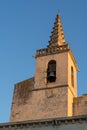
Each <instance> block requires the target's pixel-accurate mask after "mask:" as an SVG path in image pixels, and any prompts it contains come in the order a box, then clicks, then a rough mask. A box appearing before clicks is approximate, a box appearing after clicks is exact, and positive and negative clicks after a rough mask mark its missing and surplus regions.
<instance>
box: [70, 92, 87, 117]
mask: <svg viewBox="0 0 87 130" xmlns="http://www.w3.org/2000/svg"><path fill="white" fill-rule="evenodd" d="M73 107H74V115H86V114H87V94H84V95H83V96H81V97H77V98H74V104H73Z"/></svg>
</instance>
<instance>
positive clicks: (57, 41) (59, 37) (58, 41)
mask: <svg viewBox="0 0 87 130" xmlns="http://www.w3.org/2000/svg"><path fill="white" fill-rule="evenodd" d="M65 44H66V41H65V36H64V32H63V27H62V23H61V17H60V14H59V13H58V14H57V16H56V19H55V23H54V27H53V31H52V35H51V37H50V41H49V46H61V45H65Z"/></svg>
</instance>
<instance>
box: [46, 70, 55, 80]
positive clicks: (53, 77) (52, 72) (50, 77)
mask: <svg viewBox="0 0 87 130" xmlns="http://www.w3.org/2000/svg"><path fill="white" fill-rule="evenodd" d="M47 79H48V81H49V82H54V81H55V80H56V75H55V72H54V71H51V72H49V75H48V78H47Z"/></svg>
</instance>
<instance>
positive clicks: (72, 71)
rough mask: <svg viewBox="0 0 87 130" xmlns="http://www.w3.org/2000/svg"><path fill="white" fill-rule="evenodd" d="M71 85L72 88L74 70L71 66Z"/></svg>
mask: <svg viewBox="0 0 87 130" xmlns="http://www.w3.org/2000/svg"><path fill="white" fill-rule="evenodd" d="M71 84H72V86H73V87H74V70H73V67H72V66H71Z"/></svg>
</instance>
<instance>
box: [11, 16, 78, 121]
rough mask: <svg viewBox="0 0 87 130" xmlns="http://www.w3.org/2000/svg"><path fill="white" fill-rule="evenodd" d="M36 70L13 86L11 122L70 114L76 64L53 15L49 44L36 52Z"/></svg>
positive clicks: (59, 19)
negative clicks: (28, 77) (53, 21)
mask: <svg viewBox="0 0 87 130" xmlns="http://www.w3.org/2000/svg"><path fill="white" fill-rule="evenodd" d="M35 58H36V71H35V76H34V77H33V78H31V79H28V80H25V81H23V82H20V83H17V84H16V85H15V90H14V96H13V103H12V112H11V121H12V122H14V121H24V120H37V119H48V118H58V117H68V116H73V99H74V98H76V97H77V74H76V73H77V71H78V67H77V64H76V61H75V58H74V56H73V54H72V51H71V49H70V46H69V45H68V44H67V43H66V40H65V36H64V32H63V27H62V23H61V17H60V14H57V16H56V19H55V23H54V27H53V31H52V35H51V37H50V41H49V45H48V46H47V48H43V49H40V50H37V51H36V55H35Z"/></svg>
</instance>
